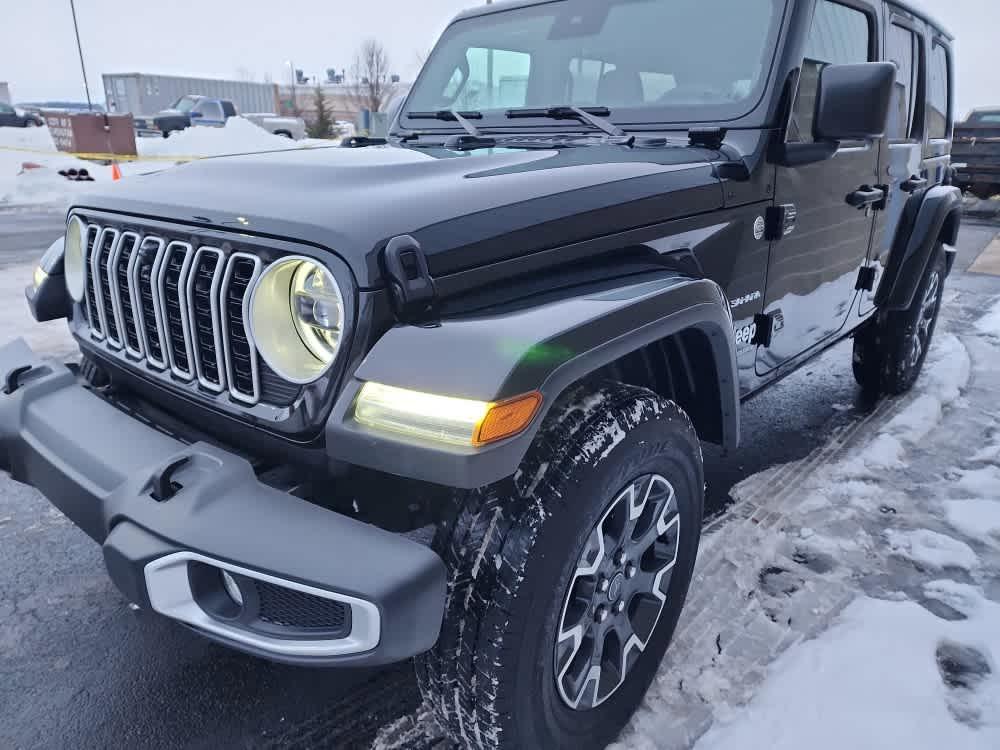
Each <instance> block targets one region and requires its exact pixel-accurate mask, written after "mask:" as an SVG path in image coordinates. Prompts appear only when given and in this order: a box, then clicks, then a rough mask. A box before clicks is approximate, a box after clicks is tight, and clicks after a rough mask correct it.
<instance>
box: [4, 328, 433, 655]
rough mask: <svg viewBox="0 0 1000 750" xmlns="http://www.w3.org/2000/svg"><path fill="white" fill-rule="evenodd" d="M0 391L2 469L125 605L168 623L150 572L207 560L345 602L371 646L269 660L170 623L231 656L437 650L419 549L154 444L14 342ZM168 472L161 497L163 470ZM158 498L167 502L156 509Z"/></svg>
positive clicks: (239, 467)
mask: <svg viewBox="0 0 1000 750" xmlns="http://www.w3.org/2000/svg"><path fill="white" fill-rule="evenodd" d="M27 368H30V369H27ZM0 385H3V393H0V461H2V463H3V466H4V467H5V468H7V469H8V470H9V471H10V473H11V475H12V476H13V478H14V479H16V480H18V481H21V482H25V483H27V484H31V485H33V486H35V487H37V488H38V489H39V490H40V491H41V492H42V493H43V494H44V495H45V496H46V497H47V498H48V499H49V500H50V501H51V502H52V503H53V504H54V505H55V506H57V507H58V508H59V509H60V510H61V511H62V512H63V513H65V514H66V515H67V516H68V517H69V518H70V519H71V520H72V521H73V522H74V523H75V524H76V525H77V526H79V527H80V528H81V529H83V530H84V531H85V532H86V533H87V534H88V535H90V536H91V537H93V538H94V539H95V540H96V541H97V542H98V543H100V544H101V545H102V546H103V549H104V558H105V561H106V563H107V567H108V572H109V573H110V575H111V578H112V579H113V580H114V582H115V584H116V585H117V586H118V587H119V588H120V589H121V590H122V592H123V593H124V594H125V595H126V596H127V597H128V598H129V599H130V600H132V601H134V602H136V603H138V604H140V605H144V606H152V608H154V609H156V610H157V611H160V612H161V613H164V614H167V615H168V616H175V614H174V610H172V609H171V606H172V605H171V601H170V597H171V596H172V595H173V594H174V592H172V591H169V590H165V591H163V592H154V594H156V595H154V596H153V598H152V599H151V597H150V590H149V586H148V584H149V581H151V580H153V579H152V578H151V577H150V575H151V571H152V570H153V569H156V568H162V567H164V566H163V561H165V560H168V561H169V560H172V559H181V563H180V564H181V565H183V564H184V562H183V561H184V560H186V559H187V558H191V559H195V560H209V561H211V562H212V563H213V564H214V563H216V562H217V563H218V567H219V568H221V569H228V570H233V571H242V572H246V573H249V574H250V575H251V576H260V578H261V579H264V580H272V581H282V582H288V584H289V585H293V586H297V587H299V588H300V589H301V590H304V591H310V590H311V591H316V592H321V595H322V592H329V593H330V594H331V598H337V597H339V598H340V600H341V601H344V602H347V603H350V602H356V605H354V606H357V607H360V609H357V610H356V611H357V614H359V615H363V616H362V617H361V618H360V619H358V620H355V622H367V626H368V627H369V628H370V627H371V626H372V623H373V622H374V623H375V625H376V632H375V633H374V636H375V637H374V638H373V639H369V640H367V641H366V640H365V639H361V640H360V641H359V642H362V643H366V644H368V645H369V646H370V647H368V648H366V650H364V651H359V652H350V651H348V652H340V651H338V650H337V649H336V648H334V649H333V651H334V652H335V653H327V652H324V651H323V650H322V649H318V650H317V649H312V650H310V648H308V647H309V646H311V645H315V644H310V643H305V642H303V646H304V647H303V648H302V649H298V648H297V646H296V641H295V639H294V638H291V639H284V640H290V641H291V644H290V645H288V644H285V645H282V647H281V648H280V649H277V650H276V649H275V648H271V647H270V646H268V645H267V644H264V645H261V643H260V642H259V640H258V639H255V638H253V637H247V638H243V637H241V634H240V633H239V632H237V631H235V630H233V631H232V632H228V631H225V628H223V630H222V631H221V632H220V631H219V630H218V629H216V628H214V623H210V625H212V627H208V628H206V627H202V626H201V625H200V624H199V623H201V622H209V620H210V619H211V618H208V619H206V617H207V615H206V613H204V612H196V614H197V615H198V617H195V618H188V619H185V617H183V616H177V619H180V620H181V621H183V622H186V623H187V624H188V625H190V626H192V627H194V628H195V629H197V630H199V631H200V632H202V633H203V634H205V635H207V636H209V637H212V638H214V639H216V640H219V641H222V642H224V643H227V644H228V645H230V646H233V647H234V648H238V649H241V650H244V651H249V652H251V653H256V654H258V655H261V656H264V657H266V658H270V659H274V660H277V661H285V662H291V663H299V664H311V665H374V664H384V663H389V662H393V661H399V660H402V659H406V658H408V657H410V656H413V655H414V654H417V653H420V652H422V651H425V650H427V649H428V648H430V647H431V646H432V645H433V644H434V642H435V641H436V640H437V637H438V632H439V630H440V625H441V617H442V613H443V609H444V597H445V569H444V564H443V563H442V561H441V559H440V558H439V557H438V556H437V555H436V554H435V553H434V552H433V551H432V550H430V549H429V548H427V547H425V546H423V545H421V544H419V543H417V542H414V541H412V540H410V539H407V538H405V537H402V536H399V535H397V534H392V533H390V532H387V531H384V530H382V529H379V528H376V527H374V526H371V525H368V524H365V523H362V522H360V521H357V520H354V519H351V518H348V517H346V516H343V515H340V514H338V513H334V512H332V511H329V510H326V509H324V508H322V507H320V506H318V505H315V504H313V503H309V502H307V501H305V500H302V499H300V498H297V497H295V496H293V495H290V494H288V493H285V492H281V491H279V490H277V489H275V488H273V487H270V486H268V485H265V484H263V483H261V482H260V481H259V480H258V479H257V477H256V475H255V474H254V472H253V469H252V467H251V466H250V464H249V463H248V462H247V461H246V460H245V459H243V458H241V457H238V456H236V455H233V454H232V453H229V452H227V451H224V450H221V449H220V448H218V447H217V446H213V445H209V444H206V443H201V442H199V443H193V444H190V445H188V444H185V443H182V442H180V441H178V440H176V439H175V438H173V437H171V436H168V435H166V434H164V433H161V432H159V431H158V430H156V429H155V428H154V427H152V426H150V425H147V424H144V423H142V422H140V421H138V420H137V419H135V418H134V417H132V416H130V415H128V414H126V413H124V412H122V411H120V410H119V409H117V408H116V407H114V406H113V405H112V404H110V403H108V402H107V401H105V400H104V399H102V398H101V397H99V396H98V395H96V394H95V393H93V392H92V391H90V390H88V389H87V388H86V387H84V386H83V385H82V384H81V383H80V382H79V381H78V379H77V377H76V375H75V374H74V373H73V372H72V371H70V370H69V369H68V368H67V367H65V366H64V365H61V364H57V363H54V362H50V361H45V360H42V359H41V358H39V357H38V356H37V355H36V354H34V352H32V351H31V349H30V348H29V347H28V346H27V344H25V343H24V342H23V341H21V340H18V341H15V342H12V343H10V344H7V345H6V346H4V347H2V348H0ZM177 462H181V464H180V465H179V466H178V467H177V468H176V470H175V471H174V472H173V473H172V474H170V475H169V477H168V478H167V479H168V481H167V483H166V485H164V481H163V479H162V475H163V470H164V469H165V468H166V467H168V466H171V465H173V464H176V463H177ZM158 477H160V478H161V480H160V482H159V484H160V487H158V486H157V478H158ZM164 486H165V487H166V488H167V490H168V491H167V492H166V493H164V492H162V491H161V490H162V489H163V487H164ZM163 494H167V495H169V498H168V499H165V500H163V499H162V498H161V499H160V500H157V499H156V497H161V496H162V495H163ZM168 567H169V566H168ZM175 572H176V571H175ZM184 575H185V574H183V573H182V575H181V578H180V579H178V578H177V576H176V575H175V576H174V579H173V580H174V581H175V582H176V581H177V580H182V579H183V578H184ZM168 578H169V576H168ZM182 582H183V580H182ZM157 585H159V584H157ZM164 602H166V603H164ZM189 604H190V603H189ZM362 610H364V611H362ZM177 611H178V612H179V611H181V610H179V609H178V610H177ZM188 611H189V612H190V611H192V610H191V609H190V607H189V609H188ZM366 613H367V614H366ZM366 618H367V619H366ZM233 633H235V634H236V636H237V637H233ZM362 635H364V634H362ZM368 635H372V634H371V633H368ZM279 645H281V644H279ZM279 651H280V653H279Z"/></svg>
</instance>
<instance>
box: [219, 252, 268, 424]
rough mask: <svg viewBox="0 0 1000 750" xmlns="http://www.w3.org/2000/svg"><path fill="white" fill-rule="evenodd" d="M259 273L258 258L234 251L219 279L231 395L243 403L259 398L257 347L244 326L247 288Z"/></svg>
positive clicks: (223, 334)
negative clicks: (220, 280) (220, 281)
mask: <svg viewBox="0 0 1000 750" xmlns="http://www.w3.org/2000/svg"><path fill="white" fill-rule="evenodd" d="M260 272H261V260H260V258H258V257H257V256H255V255H248V254H247V253H233V254H232V255H231V256H230V257H229V262H228V263H227V264H226V272H225V275H224V277H223V280H222V295H221V297H222V311H221V315H222V337H223V347H222V349H223V352H224V353H225V365H226V376H227V378H228V380H229V393H230V395H231V396H232V397H233V398H234V399H236V400H238V401H243V402H244V403H249V404H255V403H257V402H258V401H259V400H260V371H259V367H258V364H257V349H256V348H255V347H254V345H253V339H252V338H251V337H250V334H249V332H248V329H247V318H248V316H249V315H250V289H251V288H252V287H253V284H254V282H255V281H256V280H257V277H258V276H260Z"/></svg>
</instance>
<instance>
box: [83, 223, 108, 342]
mask: <svg viewBox="0 0 1000 750" xmlns="http://www.w3.org/2000/svg"><path fill="white" fill-rule="evenodd" d="M100 232H101V228H100V227H98V226H96V225H94V224H90V225H88V226H87V235H86V248H85V252H84V258H86V260H87V263H88V264H90V269H89V271H90V272H89V273H88V274H87V294H86V302H87V321H88V322H89V323H90V332H91V335H92V336H93V337H94V338H95V339H98V340H100V339H103V338H104V326H102V325H101V315H100V313H99V312H98V309H99V308H98V306H97V283H96V280H95V277H94V271H93V259H94V248H95V246H96V245H97V236H98V235H99V234H100Z"/></svg>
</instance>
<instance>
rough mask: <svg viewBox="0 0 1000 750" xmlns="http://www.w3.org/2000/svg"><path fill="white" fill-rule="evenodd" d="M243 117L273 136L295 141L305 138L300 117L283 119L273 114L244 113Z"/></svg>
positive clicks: (303, 122)
mask: <svg viewBox="0 0 1000 750" xmlns="http://www.w3.org/2000/svg"><path fill="white" fill-rule="evenodd" d="M243 117H245V118H246V119H248V120H249V121H250V122H252V123H253V124H254V125H257V126H259V127H262V128H264V130H266V131H267V132H268V133H273V134H274V135H282V136H284V137H285V138H291V139H292V140H296V141H301V140H302V139H303V138H305V137H306V123H305V120H303V119H302V118H301V117H283V116H281V115H276V114H274V113H273V112H244V113H243Z"/></svg>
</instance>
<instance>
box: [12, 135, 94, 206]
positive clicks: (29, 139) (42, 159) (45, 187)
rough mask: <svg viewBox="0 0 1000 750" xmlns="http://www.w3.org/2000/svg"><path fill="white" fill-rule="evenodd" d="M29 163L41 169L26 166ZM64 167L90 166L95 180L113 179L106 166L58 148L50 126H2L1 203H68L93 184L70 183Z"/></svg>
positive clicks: (89, 169) (89, 170) (80, 167)
mask: <svg viewBox="0 0 1000 750" xmlns="http://www.w3.org/2000/svg"><path fill="white" fill-rule="evenodd" d="M9 149H24V150H19V151H12V150H9ZM25 162H28V163H33V164H37V165H39V166H40V167H41V168H40V169H30V168H29V169H24V168H23V166H22V165H23V164H24V163H25ZM60 169H86V170H87V171H88V172H90V174H91V175H92V176H93V177H94V179H95V180H100V179H110V174H108V175H104V174H103V173H104V172H105V171H106V168H104V167H102V166H100V165H97V164H92V163H90V162H85V161H82V160H80V159H76V158H74V157H72V156H68V155H66V154H61V153H59V152H58V151H56V146H55V143H53V142H52V137H51V136H50V135H49V129H48V128H44V127H42V128H0V206H16V205H26V204H44V203H68V202H69V201H70V200H71V199H72V197H73V196H75V195H78V194H79V193H82V192H85V191H86V190H87V189H88V188H90V187H92V186H93V183H91V182H70V181H69V180H67V179H66V178H65V177H62V176H60V175H59V174H58V172H59V170H60Z"/></svg>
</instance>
